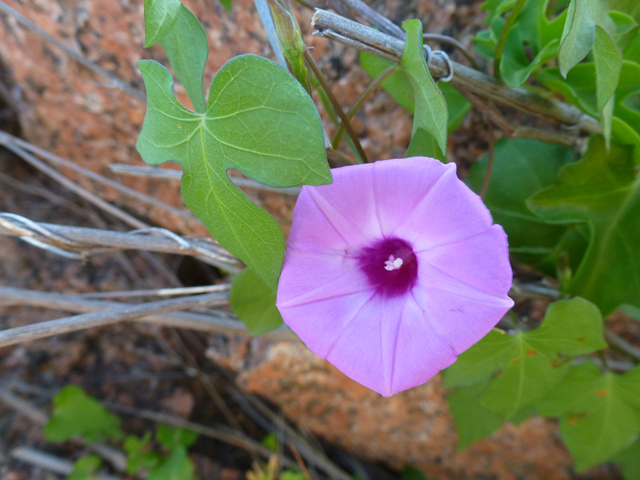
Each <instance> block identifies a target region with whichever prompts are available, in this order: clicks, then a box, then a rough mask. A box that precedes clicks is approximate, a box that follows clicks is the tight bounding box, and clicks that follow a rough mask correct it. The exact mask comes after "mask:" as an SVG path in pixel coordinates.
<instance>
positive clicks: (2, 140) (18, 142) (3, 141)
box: [0, 131, 200, 222]
mask: <svg viewBox="0 0 640 480" xmlns="http://www.w3.org/2000/svg"><path fill="white" fill-rule="evenodd" d="M7 144H12V145H14V146H16V147H18V148H21V149H23V150H27V151H29V152H31V153H34V154H36V155H40V156H41V157H42V158H44V159H46V160H47V161H49V162H51V163H53V164H55V165H61V166H64V167H66V168H69V169H70V170H73V171H75V172H78V173H80V174H82V175H84V176H85V177H88V178H90V179H92V180H95V181H96V182H99V183H102V184H103V185H107V186H109V187H111V188H113V189H114V190H117V191H118V192H120V193H123V194H125V195H127V196H129V197H132V198H135V199H137V200H140V201H141V202H144V203H147V204H149V205H153V206H155V207H159V208H162V209H164V210H167V211H169V212H171V213H173V214H174V215H177V216H179V217H182V218H186V219H187V220H190V221H193V222H200V221H199V220H198V218H197V217H196V216H195V215H193V214H192V213H190V212H187V211H185V210H182V209H180V208H176V207H173V206H171V205H167V204H166V203H164V202H162V201H160V200H158V199H157V198H153V197H151V196H149V195H145V194H144V193H141V192H139V191H138V190H135V189H133V188H130V187H127V186H126V185H122V184H121V183H119V182H116V181H115V180H111V179H110V178H107V177H105V176H103V175H100V174H99V173H96V172H94V171H92V170H89V169H88V168H84V167H81V166H79V165H76V164H75V163H74V162H71V161H69V160H66V159H64V158H62V157H59V156H58V155H55V154H53V153H51V152H48V151H47V150H45V149H43V148H40V147H37V146H35V145H33V144H31V143H29V142H25V141H24V140H22V139H20V138H18V137H14V136H13V135H10V134H8V133H6V132H2V131H0V145H5V146H6V145H7ZM23 158H24V157H23ZM25 160H27V161H29V159H27V158H25ZM29 163H31V162H29ZM34 166H36V165H34ZM36 168H39V167H37V166H36ZM45 173H46V172H45Z"/></svg>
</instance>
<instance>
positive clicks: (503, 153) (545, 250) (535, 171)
mask: <svg viewBox="0 0 640 480" xmlns="http://www.w3.org/2000/svg"><path fill="white" fill-rule="evenodd" d="M487 157H488V155H485V157H484V158H483V159H482V161H480V162H477V163H474V164H473V165H472V166H471V169H470V171H469V175H468V176H467V179H466V183H467V185H468V186H469V187H470V188H471V189H472V190H473V191H474V192H476V193H479V192H480V190H481V188H482V184H483V182H484V177H485V175H486V171H487ZM572 160H573V153H572V151H571V149H570V148H566V147H561V146H558V145H551V144H548V143H544V142H539V141H537V140H529V139H521V138H518V139H513V140H510V139H501V140H499V141H498V142H496V145H495V152H494V159H493V172H492V174H491V182H490V183H489V189H488V191H487V195H486V197H485V199H484V202H485V204H486V206H487V207H488V208H489V210H490V211H491V216H492V217H493V220H494V222H495V223H497V224H499V225H502V227H503V228H504V230H505V232H506V233H507V236H508V237H509V251H510V253H511V255H512V258H513V259H515V260H516V261H518V262H521V263H525V264H527V265H530V266H532V267H534V268H536V269H538V270H540V271H541V272H544V273H546V274H547V275H551V276H556V275H557V267H558V262H559V261H560V260H563V261H567V260H568V262H569V265H570V266H571V267H572V268H574V269H575V268H577V267H578V265H579V263H580V259H581V258H582V255H583V253H584V250H585V249H586V245H587V240H588V236H587V238H586V239H585V238H584V237H582V235H581V234H580V233H581V232H578V233H576V229H575V228H574V227H570V228H569V229H567V227H564V226H559V225H554V224H551V223H549V222H547V221H545V220H544V219H542V218H540V217H538V216H537V215H535V214H534V213H533V212H532V211H531V210H529V208H528V207H527V205H526V203H525V202H526V199H527V198H529V197H530V196H531V195H533V194H534V193H536V192H538V191H540V190H541V189H543V188H546V187H549V186H551V185H553V183H554V182H555V180H556V178H557V176H558V172H559V171H560V168H561V167H562V166H564V165H566V164H567V163H569V162H570V161H572ZM587 234H588V232H587Z"/></svg>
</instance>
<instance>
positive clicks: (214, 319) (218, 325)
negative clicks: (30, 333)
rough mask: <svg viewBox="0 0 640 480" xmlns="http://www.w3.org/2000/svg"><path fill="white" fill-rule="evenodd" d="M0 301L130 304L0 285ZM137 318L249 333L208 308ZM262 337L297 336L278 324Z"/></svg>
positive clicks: (90, 306) (96, 308)
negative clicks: (204, 310)
mask: <svg viewBox="0 0 640 480" xmlns="http://www.w3.org/2000/svg"><path fill="white" fill-rule="evenodd" d="M221 296H222V295H221ZM0 302H2V304H3V305H4V306H16V305H30V306H34V307H41V308H47V309H52V310H61V311H65V312H73V313H90V312H103V311H107V310H113V309H115V308H118V307H127V308H128V307H131V305H129V304H126V303H119V302H109V301H105V300H88V299H86V298H82V297H78V296H77V295H65V294H62V293H49V292H39V291H35V290H24V289H21V288H12V287H0ZM136 321H138V322H145V323H152V324H154V325H158V326H163V327H174V328H186V329H190V330H198V331H202V332H211V333H218V334H226V335H249V334H248V332H247V330H246V328H245V326H244V324H243V323H242V322H240V321H239V320H237V319H236V317H235V316H234V315H231V314H227V313H225V312H215V311H211V312H210V313H207V314H201V313H193V312H175V311H174V312H173V313H165V314H162V315H157V314H156V315H148V316H146V317H141V318H137V319H136ZM262 337H264V338H270V339H274V340H296V338H297V337H296V336H295V335H294V334H293V333H292V332H291V330H289V329H288V328H287V327H281V328H279V329H277V330H274V331H273V332H269V333H267V334H264V335H262Z"/></svg>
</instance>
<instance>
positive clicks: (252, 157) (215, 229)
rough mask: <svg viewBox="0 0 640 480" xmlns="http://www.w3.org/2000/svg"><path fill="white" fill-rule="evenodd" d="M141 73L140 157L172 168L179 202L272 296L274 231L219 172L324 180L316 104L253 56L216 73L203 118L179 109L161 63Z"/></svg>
mask: <svg viewBox="0 0 640 480" xmlns="http://www.w3.org/2000/svg"><path fill="white" fill-rule="evenodd" d="M140 69H141V71H142V75H143V78H144V81H145V86H146V88H147V97H148V99H149V103H148V106H147V115H146V117H145V121H144V125H143V128H142V132H141V134H140V138H139V139H138V143H137V148H138V151H139V152H140V154H141V156H142V158H143V160H145V161H146V162H147V163H152V164H160V163H163V162H165V161H168V160H174V161H177V162H178V163H180V165H181V166H182V168H183V170H184V175H183V180H182V196H183V198H184V200H185V203H186V204H187V206H188V207H189V208H190V209H191V211H193V212H194V213H195V214H196V215H197V216H198V218H200V219H201V220H202V221H203V223H204V224H205V226H206V227H207V228H208V229H209V231H210V232H211V234H212V235H213V237H214V238H215V239H216V240H218V242H219V243H220V244H221V245H222V246H223V247H225V248H226V249H227V250H229V251H230V252H231V253H232V254H234V255H235V256H237V257H238V258H240V259H241V260H242V261H243V262H244V263H245V264H246V265H247V266H248V267H249V268H250V269H252V270H253V271H254V273H255V275H256V276H257V277H258V278H260V279H261V281H262V282H264V284H266V285H267V286H269V288H270V289H271V290H272V291H275V289H276V288H277V282H278V278H279V276H280V270H281V268H282V259H283V251H284V245H283V238H282V231H281V229H280V227H279V226H278V224H277V223H276V221H275V220H274V219H273V218H272V217H271V216H270V215H269V214H267V213H266V212H265V211H264V210H262V209H260V208H259V207H257V206H256V205H255V204H253V203H252V202H251V201H250V200H249V199H248V198H247V196H246V195H245V194H244V193H243V192H242V191H240V190H239V189H238V188H236V187H235V186H234V185H233V184H232V183H231V181H230V180H229V178H228V176H227V173H226V171H227V170H228V169H231V168H234V169H237V170H239V171H240V172H241V173H243V174H245V175H247V176H249V177H251V178H253V179H254V180H257V181H259V182H262V183H265V184H267V185H271V186H275V187H292V186H296V185H301V184H309V185H320V184H327V183H330V182H331V173H330V172H329V168H328V166H327V163H326V156H325V152H324V140H323V134H322V124H321V122H320V118H319V116H318V112H317V110H316V108H315V105H314V104H313V102H312V101H311V99H310V98H309V96H308V95H307V93H306V92H305V91H304V89H303V88H302V87H301V86H300V84H299V83H298V82H297V81H296V80H295V79H294V78H293V77H292V76H291V75H289V73H288V72H287V71H286V70H284V69H282V68H281V67H279V66H278V65H276V64H275V63H273V62H271V61H270V60H267V59H264V58H261V57H257V56H255V55H242V56H239V57H235V58H234V59H232V60H230V61H229V62H227V63H226V64H225V65H224V66H223V67H222V68H221V69H220V71H219V72H218V73H217V74H216V76H215V77H214V79H213V81H212V83H211V89H210V92H209V104H208V107H207V110H206V112H205V113H204V114H199V113H196V112H192V111H190V110H187V109H186V108H185V107H183V106H182V105H180V104H179V103H178V101H177V100H176V99H175V97H174V95H173V92H172V90H171V87H172V82H173V80H172V78H171V74H170V73H169V72H168V71H167V70H166V69H165V68H164V67H162V66H161V65H160V64H158V63H156V62H153V61H142V62H140ZM245 278H246V277H245ZM235 292H236V295H237V294H238V292H239V290H238V288H236V289H235ZM246 293H247V294H250V293H251V292H246ZM272 311H275V310H272ZM241 318H242V317H241ZM242 319H243V320H245V321H247V322H249V323H251V322H252V321H254V320H252V319H250V318H242ZM257 321H258V322H259V321H261V320H257ZM254 323H255V321H254ZM276 323H277V320H275V321H273V322H272V324H276Z"/></svg>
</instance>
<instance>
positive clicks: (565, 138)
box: [461, 91, 578, 147]
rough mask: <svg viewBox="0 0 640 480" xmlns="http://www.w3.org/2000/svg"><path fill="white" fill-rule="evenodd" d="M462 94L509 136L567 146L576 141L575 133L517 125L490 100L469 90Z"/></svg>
mask: <svg viewBox="0 0 640 480" xmlns="http://www.w3.org/2000/svg"><path fill="white" fill-rule="evenodd" d="M461 94H462V96H463V97H465V98H466V99H467V100H468V101H469V103H471V105H473V107H474V108H475V109H476V110H478V111H479V112H480V113H482V114H483V115H484V116H486V117H487V118H488V119H489V120H491V121H492V122H493V123H494V124H495V125H496V126H497V127H498V128H499V129H500V130H502V132H503V133H504V135H505V136H506V137H507V138H530V139H533V140H540V141H543V142H547V143H554V144H556V145H562V146H565V147H571V146H573V145H574V144H575V143H576V140H577V138H578V137H577V136H576V135H574V134H570V133H563V132H557V131H551V130H540V129H537V128H532V127H523V126H515V125H513V122H510V121H509V120H508V119H506V118H505V117H504V115H502V113H501V112H500V111H499V110H498V109H497V108H496V107H495V106H494V105H492V104H491V102H489V101H488V100H486V99H484V98H482V97H481V96H479V95H476V94H474V93H471V92H469V91H462V92H461Z"/></svg>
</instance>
